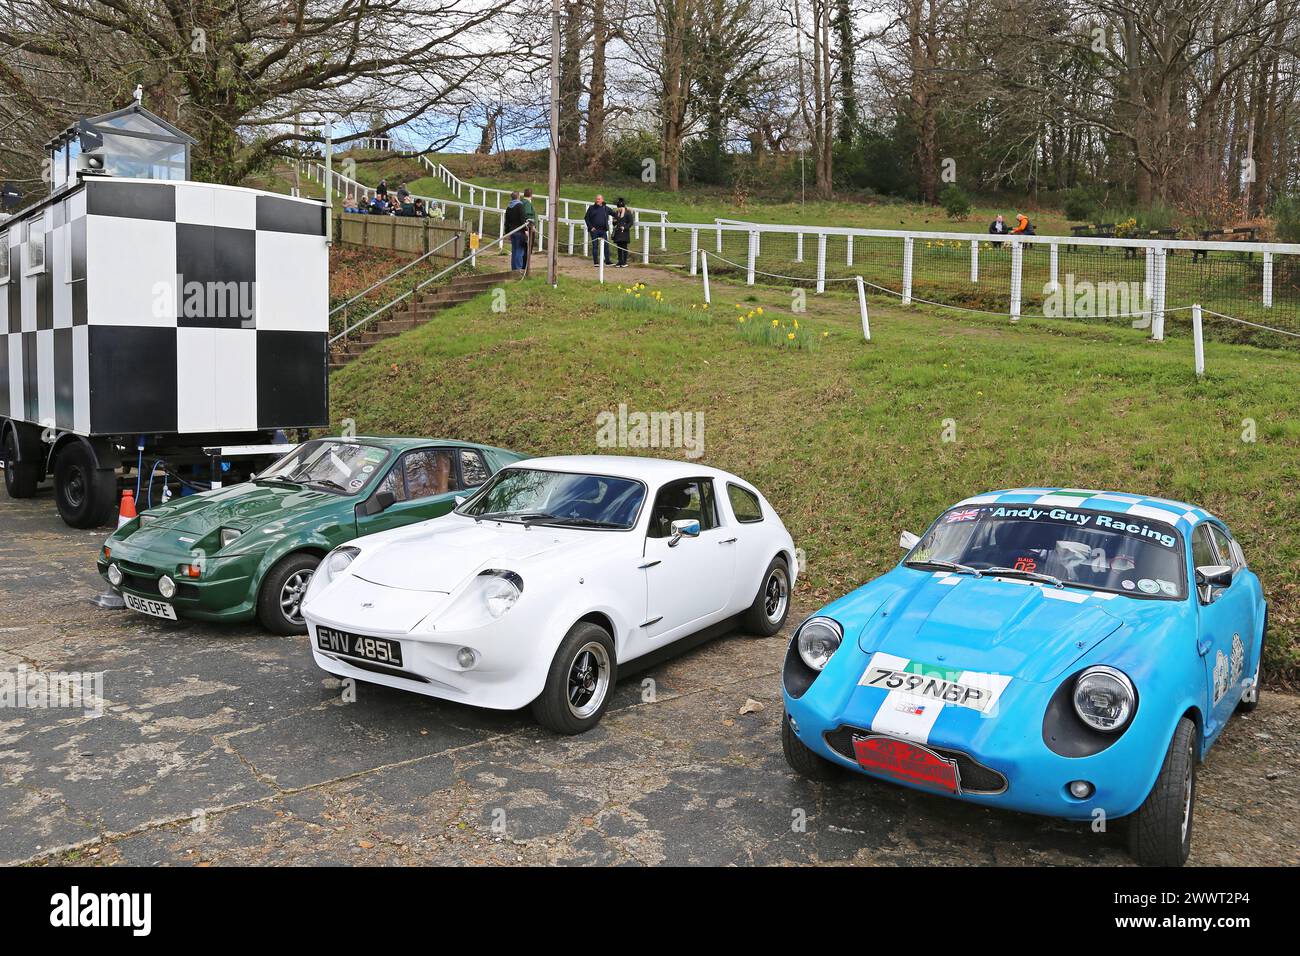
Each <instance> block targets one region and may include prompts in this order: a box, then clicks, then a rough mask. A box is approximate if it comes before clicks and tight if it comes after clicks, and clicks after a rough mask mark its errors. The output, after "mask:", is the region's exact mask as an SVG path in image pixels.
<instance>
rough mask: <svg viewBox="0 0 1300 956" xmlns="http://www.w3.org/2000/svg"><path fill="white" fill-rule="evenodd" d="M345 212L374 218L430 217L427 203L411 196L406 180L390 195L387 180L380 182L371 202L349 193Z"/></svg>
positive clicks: (344, 202)
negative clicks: (363, 214)
mask: <svg viewBox="0 0 1300 956" xmlns="http://www.w3.org/2000/svg"><path fill="white" fill-rule="evenodd" d="M343 211H344V212H359V213H367V214H369V215H372V216H417V217H420V218H423V217H425V216H428V215H429V209H428V206H427V205H426V204H425V201H424V200H423V199H417V198H415V197H414V196H412V195H411V191H410V190H409V189H407V188H406V181H405V180H401V181H399V182H398V184H397V190H396V192H393V193H390V192H389V189H388V180H387V179H381V180H379V185H378V186H376V187H375V195H374V196H373V197H372V198H371V199H369V200H367V199H366V197H365V196H361V197H357V196H354V195H352V194H350V193H349V194H348V196H347V197H346V198H345V199H344V200H343Z"/></svg>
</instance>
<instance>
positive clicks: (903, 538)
mask: <svg viewBox="0 0 1300 956" xmlns="http://www.w3.org/2000/svg"><path fill="white" fill-rule="evenodd" d="M920 540H921V539H920V538H918V537H917V536H916V535H914V534H912V532H910V531H904V532H903V533H902V534H900V535H899V536H898V546H899V547H900V548H902V549H903V550H904V551H911V550H912V549H913V548H915V547H916V543H917V542H918V541H920Z"/></svg>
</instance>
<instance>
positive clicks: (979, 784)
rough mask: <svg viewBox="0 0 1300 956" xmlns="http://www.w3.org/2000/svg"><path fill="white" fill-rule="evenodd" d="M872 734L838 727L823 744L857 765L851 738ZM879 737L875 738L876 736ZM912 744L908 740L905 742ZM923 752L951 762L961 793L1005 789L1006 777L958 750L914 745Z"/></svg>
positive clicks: (996, 791) (830, 732)
mask: <svg viewBox="0 0 1300 956" xmlns="http://www.w3.org/2000/svg"><path fill="white" fill-rule="evenodd" d="M872 734H873V731H870V730H863V729H862V728H861V727H850V726H847V725H845V726H840V727H837V728H836V729H835V730H830V731H827V732H826V743H827V745H828V746H829V747H830V748H831V749H832V750H834V751H835V752H836V753H837V754H840V755H841V756H843V757H847V758H848V759H849V760H852V761H853V762H854V763H857V760H858V758H857V756H856V755H855V754H854V752H853V737H854V735H857V736H859V737H868V736H871V735H872ZM876 736H879V735H876ZM907 742H908V743H912V741H907ZM918 746H921V747H925V748H926V749H927V750H933V751H934V752H935V753H937V754H938V755H939V756H940V757H943V758H944V759H945V760H954V761H956V762H957V772H958V773H960V774H961V789H962V792H963V793H1001V792H1002V791H1004V790H1006V789H1007V778H1006V777H1004V776H1003V775H1002V774H1000V773H998V772H997V771H996V770H994V769H993V768H992V767H987V766H985V765H984V764H982V763H980V762H979V761H978V760H976V759H975V758H974V757H972V756H971V755H970V754H966V753H962V752H961V751H960V750H949V749H948V748H947V747H935V746H933V745H932V744H918Z"/></svg>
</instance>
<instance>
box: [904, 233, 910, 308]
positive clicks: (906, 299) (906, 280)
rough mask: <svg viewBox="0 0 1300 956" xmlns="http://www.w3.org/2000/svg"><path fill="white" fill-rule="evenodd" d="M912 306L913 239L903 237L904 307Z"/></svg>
mask: <svg viewBox="0 0 1300 956" xmlns="http://www.w3.org/2000/svg"><path fill="white" fill-rule="evenodd" d="M911 304H912V237H911V236H904V237H903V305H911Z"/></svg>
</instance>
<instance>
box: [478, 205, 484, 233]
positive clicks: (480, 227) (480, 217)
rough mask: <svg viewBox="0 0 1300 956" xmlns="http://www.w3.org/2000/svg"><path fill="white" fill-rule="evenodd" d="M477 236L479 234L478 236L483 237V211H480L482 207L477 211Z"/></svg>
mask: <svg viewBox="0 0 1300 956" xmlns="http://www.w3.org/2000/svg"><path fill="white" fill-rule="evenodd" d="M478 234H479V235H480V236H481V235H483V209H482V207H480V208H479V211H478Z"/></svg>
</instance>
